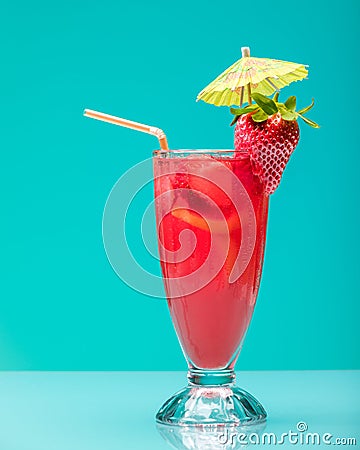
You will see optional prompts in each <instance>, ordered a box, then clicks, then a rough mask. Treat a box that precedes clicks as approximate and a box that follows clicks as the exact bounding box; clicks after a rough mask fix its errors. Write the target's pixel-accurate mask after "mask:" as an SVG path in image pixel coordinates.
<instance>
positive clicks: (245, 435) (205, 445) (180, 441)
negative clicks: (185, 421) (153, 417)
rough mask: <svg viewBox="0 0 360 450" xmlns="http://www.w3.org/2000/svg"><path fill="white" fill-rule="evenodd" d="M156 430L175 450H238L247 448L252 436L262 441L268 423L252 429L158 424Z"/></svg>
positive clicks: (230, 426)
mask: <svg viewBox="0 0 360 450" xmlns="http://www.w3.org/2000/svg"><path fill="white" fill-rule="evenodd" d="M156 428H157V430H158V432H159V434H160V435H161V437H162V438H163V439H164V440H165V441H166V442H167V443H168V444H170V446H172V447H173V448H175V449H179V450H194V449H196V450H209V449H211V450H238V449H243V448H244V446H247V445H246V444H247V442H248V439H249V437H250V436H252V439H254V435H255V434H256V435H257V436H259V439H261V435H262V433H263V432H264V430H265V428H266V422H265V421H263V422H259V423H257V424H256V425H255V424H254V425H252V426H250V427H249V426H246V425H245V426H238V427H234V426H232V425H229V426H201V425H200V426H197V427H194V426H191V427H187V426H184V427H179V426H176V425H173V426H171V425H164V424H161V423H158V424H157V425H156ZM259 442H261V441H260V440H259Z"/></svg>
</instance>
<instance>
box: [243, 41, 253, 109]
mask: <svg viewBox="0 0 360 450" xmlns="http://www.w3.org/2000/svg"><path fill="white" fill-rule="evenodd" d="M241 54H242V57H243V58H249V57H250V47H241ZM247 94H248V102H249V105H251V104H252V101H251V85H250V83H248V84H247Z"/></svg>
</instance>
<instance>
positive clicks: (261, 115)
mask: <svg viewBox="0 0 360 450" xmlns="http://www.w3.org/2000/svg"><path fill="white" fill-rule="evenodd" d="M268 117H269V116H268V114H266V113H265V112H264V111H263V110H259V111H258V112H256V113H255V114H253V115H252V116H251V118H252V120H253V121H254V122H264V120H267V118H268Z"/></svg>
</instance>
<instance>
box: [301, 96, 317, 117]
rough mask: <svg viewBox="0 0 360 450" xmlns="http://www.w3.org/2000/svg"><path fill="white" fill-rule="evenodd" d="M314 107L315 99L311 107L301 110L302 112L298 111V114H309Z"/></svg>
mask: <svg viewBox="0 0 360 450" xmlns="http://www.w3.org/2000/svg"><path fill="white" fill-rule="evenodd" d="M313 106H314V99H312V101H311V105H309V106H306V107H305V108H303V109H300V111H298V113H299V114H305V113H307V112H308V111H310V109H311V108H312V107H313Z"/></svg>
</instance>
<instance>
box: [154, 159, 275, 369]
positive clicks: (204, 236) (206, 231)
mask: <svg viewBox="0 0 360 450" xmlns="http://www.w3.org/2000/svg"><path fill="white" fill-rule="evenodd" d="M169 156H170V157H169ZM154 174H155V180H154V184H155V204H156V218H157V231H158V240H159V253H160V259H161V268H162V272H163V277H164V284H165V290H166V295H167V298H168V305H169V308H170V313H171V316H172V320H173V323H174V326H175V329H176V332H177V335H178V338H179V340H180V343H181V345H182V348H183V351H184V353H185V355H186V357H187V359H188V361H189V363H190V365H191V366H193V367H196V368H201V369H220V368H225V367H229V366H230V367H232V366H233V365H234V364H235V361H236V358H237V355H238V353H239V350H240V346H241V343H242V340H243V337H244V335H245V333H246V330H247V328H248V325H249V322H250V320H251V317H252V313H253V309H254V306H255V302H256V297H257V291H258V287H259V282H260V276H261V269H262V262H263V255H264V245H265V235H266V222H267V210H268V197H267V196H266V195H265V193H264V189H263V185H262V183H261V182H260V181H259V179H258V177H257V176H256V175H254V174H253V171H252V168H251V163H250V160H249V158H248V156H247V155H242V154H241V153H237V154H234V153H228V154H226V155H225V156H224V155H220V154H216V153H215V154H212V155H210V154H201V153H198V154H197V153H194V154H187V155H186V156H178V155H174V156H173V157H171V155H169V154H168V157H162V156H161V155H157V156H155V157H154Z"/></svg>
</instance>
